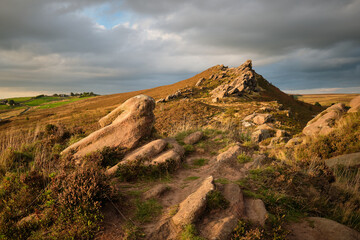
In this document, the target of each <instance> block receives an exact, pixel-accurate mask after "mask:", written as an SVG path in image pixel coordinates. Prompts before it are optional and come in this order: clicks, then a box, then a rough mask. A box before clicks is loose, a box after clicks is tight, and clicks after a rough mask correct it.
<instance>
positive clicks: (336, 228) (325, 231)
mask: <svg viewBox="0 0 360 240" xmlns="http://www.w3.org/2000/svg"><path fill="white" fill-rule="evenodd" d="M288 229H289V230H290V231H291V233H290V234H289V236H288V239H289V240H304V239H306V240H359V239H360V233H359V232H357V231H355V230H353V229H351V228H349V227H346V226H344V225H342V224H340V223H337V222H335V221H333V220H330V219H326V218H319V217H309V218H306V219H305V220H303V221H301V222H296V223H292V224H290V225H289V226H288Z"/></svg>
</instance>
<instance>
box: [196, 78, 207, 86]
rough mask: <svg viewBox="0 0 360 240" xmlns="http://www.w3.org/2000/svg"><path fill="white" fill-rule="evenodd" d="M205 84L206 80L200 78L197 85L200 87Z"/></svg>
mask: <svg viewBox="0 0 360 240" xmlns="http://www.w3.org/2000/svg"><path fill="white" fill-rule="evenodd" d="M204 82H205V78H200V79H199V81H197V83H196V84H195V86H196V87H200V86H201V85H203V84H204Z"/></svg>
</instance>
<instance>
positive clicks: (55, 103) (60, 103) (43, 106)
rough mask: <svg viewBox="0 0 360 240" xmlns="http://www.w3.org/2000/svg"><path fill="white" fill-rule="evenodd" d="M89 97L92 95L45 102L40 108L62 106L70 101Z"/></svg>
mask: <svg viewBox="0 0 360 240" xmlns="http://www.w3.org/2000/svg"><path fill="white" fill-rule="evenodd" d="M88 98H91V97H83V98H70V99H68V100H63V101H60V102H58V101H56V102H52V103H49V104H44V105H41V106H39V107H38V108H39V109H49V108H55V107H60V106H62V105H65V104H68V103H72V102H76V101H79V100H82V99H88Z"/></svg>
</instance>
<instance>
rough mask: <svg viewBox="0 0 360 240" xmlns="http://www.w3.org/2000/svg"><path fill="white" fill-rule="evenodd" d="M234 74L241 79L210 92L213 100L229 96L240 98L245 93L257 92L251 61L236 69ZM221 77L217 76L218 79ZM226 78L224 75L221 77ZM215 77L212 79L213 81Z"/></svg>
mask: <svg viewBox="0 0 360 240" xmlns="http://www.w3.org/2000/svg"><path fill="white" fill-rule="evenodd" d="M233 71H234V74H236V75H238V76H239V77H237V78H235V79H234V80H233V81H232V82H230V83H224V84H221V85H220V86H218V87H217V88H215V89H214V90H212V91H211V92H210V94H211V96H212V98H218V99H221V98H224V97H228V96H232V95H234V96H236V95H237V96H239V95H242V94H244V93H251V92H254V91H257V81H256V79H255V72H254V71H253V70H252V62H251V60H247V61H246V62H245V63H244V64H242V65H241V66H239V67H238V68H236V69H234V70H233ZM218 77H219V76H217V78H218ZM220 77H221V78H223V77H225V75H224V74H222V75H221V76H220ZM213 79H214V77H213V78H212V80H213Z"/></svg>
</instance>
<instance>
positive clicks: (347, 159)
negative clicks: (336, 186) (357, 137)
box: [325, 152, 360, 168]
mask: <svg viewBox="0 0 360 240" xmlns="http://www.w3.org/2000/svg"><path fill="white" fill-rule="evenodd" d="M325 164H326V166H328V167H330V168H332V167H335V166H338V165H343V166H345V167H356V166H360V152H357V153H350V154H345V155H341V156H336V157H333V158H330V159H327V160H325Z"/></svg>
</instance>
